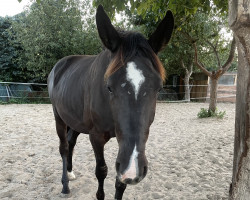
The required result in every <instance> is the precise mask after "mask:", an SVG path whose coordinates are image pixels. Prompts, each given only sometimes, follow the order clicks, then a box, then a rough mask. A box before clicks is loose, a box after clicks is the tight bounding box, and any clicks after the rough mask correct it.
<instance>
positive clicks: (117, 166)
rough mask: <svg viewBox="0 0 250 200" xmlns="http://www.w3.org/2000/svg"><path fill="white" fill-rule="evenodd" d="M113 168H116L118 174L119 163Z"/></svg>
mask: <svg viewBox="0 0 250 200" xmlns="http://www.w3.org/2000/svg"><path fill="white" fill-rule="evenodd" d="M115 168H116V172H119V168H120V163H118V162H116V164H115Z"/></svg>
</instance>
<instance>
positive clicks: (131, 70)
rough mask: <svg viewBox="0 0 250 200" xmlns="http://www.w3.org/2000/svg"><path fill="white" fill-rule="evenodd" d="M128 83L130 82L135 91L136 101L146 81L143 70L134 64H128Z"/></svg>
mask: <svg viewBox="0 0 250 200" xmlns="http://www.w3.org/2000/svg"><path fill="white" fill-rule="evenodd" d="M126 70H127V77H126V78H127V81H129V82H130V83H131V85H132V87H133V89H134V91H135V99H137V96H138V93H139V90H140V87H141V85H142V84H143V83H144V81H145V77H144V76H143V73H142V70H140V69H138V68H136V64H135V63H134V62H128V64H127V69H126Z"/></svg>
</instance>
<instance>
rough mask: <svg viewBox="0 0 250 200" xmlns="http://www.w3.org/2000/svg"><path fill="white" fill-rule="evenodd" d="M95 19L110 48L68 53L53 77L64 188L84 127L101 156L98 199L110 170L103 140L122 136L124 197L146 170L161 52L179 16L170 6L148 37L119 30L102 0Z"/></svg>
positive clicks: (119, 189) (119, 191) (119, 180)
mask: <svg viewBox="0 0 250 200" xmlns="http://www.w3.org/2000/svg"><path fill="white" fill-rule="evenodd" d="M96 24H97V29H98V33H99V36H100V38H101V41H102V43H103V44H104V46H105V47H106V49H105V50H104V51H102V52H101V53H100V54H99V55H97V56H80V55H79V56H68V57H65V58H63V59H61V60H60V61H58V63H56V65H55V66H54V68H53V69H52V71H51V72H50V75H49V77H48V90H49V96H50V99H51V102H52V106H53V111H54V116H55V121H56V131H57V134H58V136H59V139H60V147H59V151H60V154H61V156H62V161H63V162H62V163H63V173H62V184H63V189H62V193H63V194H69V193H70V190H69V186H68V184H69V179H74V178H75V175H74V173H73V171H72V155H73V149H74V146H75V144H76V140H77V137H78V135H79V133H85V134H89V138H90V141H91V144H92V147H93V149H94V153H95V158H96V171H95V172H96V177H97V180H98V183H99V186H98V190H97V193H96V197H97V199H98V200H101V199H104V197H105V194H104V190H103V184H104V179H105V178H106V176H107V171H108V168H107V166H106V163H105V160H104V153H103V150H104V145H105V143H107V142H108V141H109V139H110V138H112V137H116V138H117V141H118V145H119V152H118V155H117V159H116V172H117V177H116V183H115V188H116V193H115V199H122V195H123V192H124V190H125V189H126V185H127V184H137V183H139V182H140V181H141V180H142V179H143V178H144V177H145V176H146V174H147V166H148V162H147V159H146V156H145V145H146V141H147V139H148V135H149V127H150V125H151V123H152V122H153V120H154V115H155V107H156V99H157V93H158V91H159V90H160V89H161V88H162V83H163V80H164V79H165V71H164V68H163V66H162V64H161V62H160V61H159V58H158V57H157V53H158V52H159V51H160V50H162V49H163V48H164V46H165V45H166V44H167V43H168V41H169V40H170V38H171V34H172V31H173V26H174V18H173V15H172V13H171V12H170V11H168V12H167V13H166V16H165V18H164V19H163V20H162V21H161V22H160V24H159V26H158V27H157V29H156V31H155V32H154V33H153V34H152V36H151V37H150V38H149V39H148V40H146V39H145V38H144V37H143V36H142V35H141V34H140V33H136V32H126V31H117V30H116V29H115V28H114V27H113V25H112V24H111V21H110V19H109V18H108V16H107V14H106V13H105V11H104V9H103V7H102V6H99V7H98V8H97V13H96Z"/></svg>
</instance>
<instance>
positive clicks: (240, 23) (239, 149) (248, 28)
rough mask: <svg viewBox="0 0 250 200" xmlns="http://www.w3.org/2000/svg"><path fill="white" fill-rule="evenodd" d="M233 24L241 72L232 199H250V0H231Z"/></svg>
mask: <svg viewBox="0 0 250 200" xmlns="http://www.w3.org/2000/svg"><path fill="white" fill-rule="evenodd" d="M229 25H230V27H231V29H232V30H233V32H234V35H235V36H236V42H237V47H238V74H237V94H236V116H235V117H236V119H235V140H234V161H233V176H232V184H231V186H230V194H229V199H231V200H236V199H241V200H249V199H250V1H245V0H229Z"/></svg>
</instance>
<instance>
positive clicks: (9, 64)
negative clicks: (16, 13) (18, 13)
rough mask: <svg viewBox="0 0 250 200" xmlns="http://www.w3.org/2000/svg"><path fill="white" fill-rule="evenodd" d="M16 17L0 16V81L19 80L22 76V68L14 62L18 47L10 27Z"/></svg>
mask: <svg viewBox="0 0 250 200" xmlns="http://www.w3.org/2000/svg"><path fill="white" fill-rule="evenodd" d="M16 18H17V17H6V18H3V17H0V70H1V74H0V81H4V82H10V81H15V80H16V81H21V80H22V78H23V76H24V75H23V72H22V69H21V68H20V67H19V66H18V65H17V63H16V62H15V59H16V58H17V56H18V50H19V49H20V44H18V43H17V42H16V41H15V39H14V38H15V32H14V31H13V29H12V23H13V21H15V20H16Z"/></svg>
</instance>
